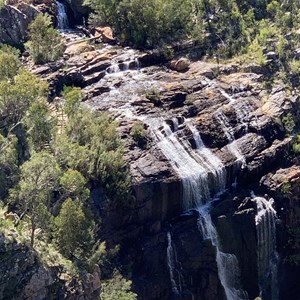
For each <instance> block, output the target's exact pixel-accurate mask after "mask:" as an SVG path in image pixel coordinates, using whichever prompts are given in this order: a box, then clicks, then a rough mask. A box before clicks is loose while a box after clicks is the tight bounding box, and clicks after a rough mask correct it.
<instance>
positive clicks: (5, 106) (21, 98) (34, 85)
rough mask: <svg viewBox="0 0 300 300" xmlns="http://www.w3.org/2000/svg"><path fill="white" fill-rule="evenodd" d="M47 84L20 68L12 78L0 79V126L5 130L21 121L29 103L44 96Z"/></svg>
mask: <svg viewBox="0 0 300 300" xmlns="http://www.w3.org/2000/svg"><path fill="white" fill-rule="evenodd" d="M46 88H47V84H46V83H45V82H43V81H41V80H40V79H39V78H38V77H36V76H35V75H33V74H31V73H29V72H28V71H25V70H21V71H20V72H19V74H18V75H17V76H15V78H14V79H13V80H10V81H8V80H5V81H0V127H2V128H5V129H6V131H7V132H9V130H10V129H11V128H12V127H14V126H16V125H17V124H18V123H20V122H21V121H22V118H23V117H24V116H25V114H26V112H27V110H28V108H29V107H30V105H31V104H32V103H33V102H34V101H37V100H39V99H41V98H43V97H44V96H45V93H46Z"/></svg>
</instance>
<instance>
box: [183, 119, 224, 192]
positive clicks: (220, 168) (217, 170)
mask: <svg viewBox="0 0 300 300" xmlns="http://www.w3.org/2000/svg"><path fill="white" fill-rule="evenodd" d="M187 126H188V128H189V130H190V131H191V132H192V134H193V138H194V141H195V144H196V153H197V156H198V158H199V160H200V163H202V164H204V165H206V167H207V169H208V170H209V171H210V172H211V173H212V174H213V175H214V180H215V183H214V186H215V187H216V189H215V192H216V193H220V192H223V191H224V190H225V188H226V179H227V175H226V169H225V166H224V165H223V163H222V161H221V160H220V159H219V158H218V157H217V156H216V155H214V154H213V153H212V152H211V151H210V150H209V149H208V148H206V147H205V145H204V143H203V141H202V139H201V136H200V134H199V132H198V130H197V129H196V127H195V126H194V125H192V124H191V123H188V125H187Z"/></svg>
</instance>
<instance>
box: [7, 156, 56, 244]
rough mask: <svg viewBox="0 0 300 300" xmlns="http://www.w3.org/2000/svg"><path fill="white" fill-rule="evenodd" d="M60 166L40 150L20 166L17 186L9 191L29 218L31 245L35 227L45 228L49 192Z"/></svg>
mask: <svg viewBox="0 0 300 300" xmlns="http://www.w3.org/2000/svg"><path fill="white" fill-rule="evenodd" d="M59 177H60V168H59V166H58V164H57V162H56V160H55V158H54V156H52V155H51V154H49V153H47V152H40V153H36V154H34V155H33V156H32V157H31V159H30V160H29V161H27V162H25V163H24V164H23V165H22V167H21V180H20V182H19V184H18V186H17V187H16V188H15V189H14V190H12V191H11V196H12V198H14V199H15V200H17V202H18V204H19V205H20V206H21V207H22V208H23V211H24V213H25V214H27V216H28V217H29V220H30V226H31V237H30V244H31V246H32V247H33V245H34V238H35V230H36V229H37V227H43V228H46V226H47V225H48V224H47V220H49V218H50V213H49V211H48V202H49V200H50V197H51V193H52V191H53V190H55V189H56V187H57V186H58V180H59Z"/></svg>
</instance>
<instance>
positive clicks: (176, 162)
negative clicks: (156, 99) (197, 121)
mask: <svg viewBox="0 0 300 300" xmlns="http://www.w3.org/2000/svg"><path fill="white" fill-rule="evenodd" d="M172 123H173V124H172V128H174V132H172V130H171V128H170V126H169V125H168V124H167V123H164V125H163V127H162V128H160V130H158V131H157V132H156V133H155V135H156V138H157V141H158V143H157V146H158V147H159V148H160V150H161V151H162V152H163V153H164V155H165V156H166V157H167V158H168V160H169V161H170V163H171V164H172V166H173V168H174V170H175V171H176V172H177V173H178V175H179V176H180V178H181V180H182V185H183V203H184V209H185V210H188V209H192V208H196V209H197V210H198V212H199V219H198V225H199V229H200V230H201V231H202V233H203V236H204V238H205V239H209V240H211V242H212V244H213V245H214V246H215V247H216V249H217V256H216V261H217V266H218V274H219V277H220V281H221V284H222V286H223V287H224V290H225V294H226V297H227V299H228V300H242V299H248V297H247V294H246V293H245V292H244V291H243V290H242V289H241V288H240V284H239V282H240V278H239V277H240V276H239V273H240V271H239V267H238V261H237V258H236V257H235V256H234V255H232V254H228V253H223V252H221V251H220V250H219V249H220V245H219V243H218V238H217V232H216V229H215V227H214V225H213V223H212V221H211V217H210V203H209V202H210V201H211V197H210V194H209V186H208V174H212V175H213V177H214V179H215V183H216V182H217V184H218V189H219V192H220V191H222V190H224V189H225V185H226V172H225V167H224V165H223V164H222V162H221V161H220V160H219V159H218V158H217V157H216V156H215V155H214V154H213V153H212V152H211V151H210V150H208V149H207V148H206V147H205V145H204V143H203V141H202V139H201V137H200V134H199V132H198V131H197V129H196V128H195V127H194V126H193V125H192V124H191V123H189V122H188V121H185V125H186V126H187V128H189V130H190V131H191V133H192V134H193V138H194V141H195V144H196V149H195V150H193V149H192V148H191V147H190V146H189V145H188V142H187V141H186V139H185V138H179V137H178V136H177V135H176V131H177V130H178V128H179V125H178V120H177V119H176V118H173V119H172ZM168 238H169V239H170V237H168ZM170 251H171V246H170V242H169V244H168V253H169V254H168V261H169V269H170V277H171V282H172V290H173V291H175V292H176V291H178V288H177V286H176V285H175V282H174V273H173V270H174V268H173V267H172V264H171V263H172V261H171V254H170ZM171 270H172V272H171Z"/></svg>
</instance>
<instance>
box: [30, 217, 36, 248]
mask: <svg viewBox="0 0 300 300" xmlns="http://www.w3.org/2000/svg"><path fill="white" fill-rule="evenodd" d="M34 233H35V222H34V220H33V219H31V238H30V245H31V247H32V248H33V245H34Z"/></svg>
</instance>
